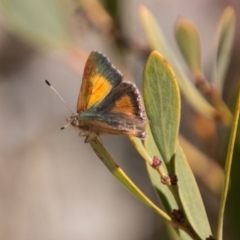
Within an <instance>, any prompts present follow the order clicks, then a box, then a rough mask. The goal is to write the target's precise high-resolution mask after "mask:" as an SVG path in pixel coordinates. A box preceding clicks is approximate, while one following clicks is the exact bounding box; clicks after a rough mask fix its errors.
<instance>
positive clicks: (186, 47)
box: [175, 18, 202, 78]
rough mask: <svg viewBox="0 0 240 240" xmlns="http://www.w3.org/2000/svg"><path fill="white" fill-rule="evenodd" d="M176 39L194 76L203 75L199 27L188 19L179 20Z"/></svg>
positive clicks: (176, 27)
mask: <svg viewBox="0 0 240 240" xmlns="http://www.w3.org/2000/svg"><path fill="white" fill-rule="evenodd" d="M175 37H176V40H177V43H178V46H179V48H180V50H181V52H182V54H183V57H184V58H185V61H186V62H187V64H188V66H189V68H190V70H191V72H192V74H193V76H194V77H195V78H198V76H199V75H201V74H202V66H201V44H200V36H199V32H198V29H197V27H196V26H195V25H194V24H193V22H191V21H190V20H188V19H186V18H180V19H178V21H177V23H176V26H175Z"/></svg>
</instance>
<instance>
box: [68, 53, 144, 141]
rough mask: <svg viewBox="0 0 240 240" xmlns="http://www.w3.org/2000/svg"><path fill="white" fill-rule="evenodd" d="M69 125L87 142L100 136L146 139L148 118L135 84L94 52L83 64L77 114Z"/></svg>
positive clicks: (99, 54) (101, 55)
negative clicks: (145, 128)
mask: <svg viewBox="0 0 240 240" xmlns="http://www.w3.org/2000/svg"><path fill="white" fill-rule="evenodd" d="M68 122H69V123H70V124H71V125H73V126H74V127H77V128H78V129H79V130H80V135H81V136H86V139H85V142H89V141H91V140H93V139H94V138H96V137H97V136H99V135H101V134H116V135H122V134H124V135H129V136H135V137H138V138H142V139H143V138H145V136H146V133H145V132H144V130H143V128H144V126H145V124H146V123H147V119H146V116H145V113H144V110H143V107H142V103H141V97H140V94H139V91H138V89H137V87H136V85H135V84H133V83H131V82H126V81H123V76H122V74H121V73H120V72H119V71H118V70H117V69H116V68H115V67H114V66H113V65H112V64H111V62H110V61H109V59H108V58H107V57H105V56H104V55H103V54H101V53H99V52H96V51H93V52H92V53H91V54H90V55H89V57H88V60H87V62H86V65H85V69H84V74H83V79H82V85H81V89H80V93H79V97H78V102H77V114H74V115H72V116H71V117H70V118H69V119H68Z"/></svg>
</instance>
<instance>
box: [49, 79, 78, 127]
mask: <svg viewBox="0 0 240 240" xmlns="http://www.w3.org/2000/svg"><path fill="white" fill-rule="evenodd" d="M45 83H46V84H47V85H48V86H49V87H50V88H51V89H52V90H53V91H54V92H55V93H56V94H57V95H58V97H59V98H60V99H61V101H62V102H63V103H64V105H65V106H66V107H67V108H68V110H69V111H70V112H71V113H72V114H74V112H73V111H72V110H71V109H70V107H69V106H68V105H67V103H66V101H65V100H64V99H63V97H62V96H61V95H60V93H59V92H58V91H57V90H56V89H55V88H54V87H53V86H52V85H51V83H50V82H49V81H48V80H45ZM68 125H69V124H67V126H68ZM67 126H64V127H62V128H63V129H64V128H65V127H67ZM62 128H61V129H62Z"/></svg>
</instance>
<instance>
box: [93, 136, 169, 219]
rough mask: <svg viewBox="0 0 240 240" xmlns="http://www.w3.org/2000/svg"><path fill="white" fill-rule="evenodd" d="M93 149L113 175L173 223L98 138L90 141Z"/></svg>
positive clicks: (142, 200)
mask: <svg viewBox="0 0 240 240" xmlns="http://www.w3.org/2000/svg"><path fill="white" fill-rule="evenodd" d="M90 144H91V146H92V148H93V150H94V151H95V153H96V154H97V156H98V157H99V158H100V159H101V161H102V162H103V163H104V165H105V166H106V167H107V169H108V170H109V171H110V172H111V173H112V174H113V176H114V177H115V178H116V179H117V180H118V181H119V182H121V183H122V184H123V185H124V186H125V187H126V188H127V189H128V190H129V191H130V192H131V193H132V194H133V195H134V196H135V197H137V198H138V199H139V200H140V201H141V202H143V203H144V204H146V205H147V206H148V207H150V208H152V209H153V210H154V211H156V212H157V213H158V214H159V215H161V216H162V217H163V218H164V219H165V220H166V221H168V222H169V223H170V224H172V219H171V217H170V216H169V215H168V214H166V213H165V212H164V211H163V210H161V209H160V208H158V207H157V206H156V205H155V204H154V203H153V202H152V201H151V200H150V199H149V198H148V197H147V196H146V195H144V193H143V192H141V190H140V189H139V188H138V187H137V186H136V185H135V184H134V183H133V182H132V181H131V180H130V179H129V178H128V176H127V175H126V174H125V173H124V172H123V170H122V169H121V168H120V167H119V166H118V165H117V164H116V162H115V161H114V160H113V158H112V157H111V156H110V155H109V153H108V152H107V151H106V149H105V148H104V147H103V146H102V144H101V143H100V142H99V140H98V139H95V140H93V141H91V142H90Z"/></svg>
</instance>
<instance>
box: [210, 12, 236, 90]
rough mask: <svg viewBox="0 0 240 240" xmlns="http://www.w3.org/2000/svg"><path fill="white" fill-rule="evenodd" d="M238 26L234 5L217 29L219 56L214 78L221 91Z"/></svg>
mask: <svg viewBox="0 0 240 240" xmlns="http://www.w3.org/2000/svg"><path fill="white" fill-rule="evenodd" d="M235 28H236V14H235V11H234V9H233V8H232V7H227V8H226V9H225V10H224V12H223V14H222V16H221V19H220V22H219V25H218V30H217V56H216V68H215V69H214V70H215V71H214V80H215V81H216V83H217V86H218V89H219V91H220V92H221V91H222V88H223V84H224V78H225V76H226V72H227V68H228V65H229V62H230V56H231V51H232V47H233V41H234V36H235Z"/></svg>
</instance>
